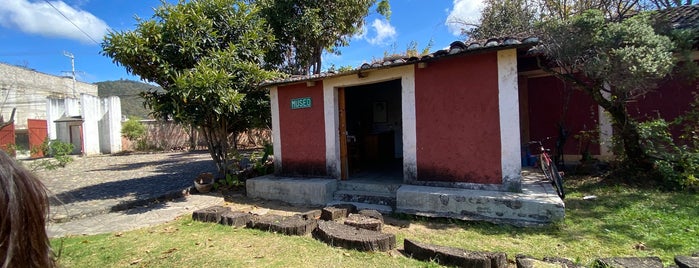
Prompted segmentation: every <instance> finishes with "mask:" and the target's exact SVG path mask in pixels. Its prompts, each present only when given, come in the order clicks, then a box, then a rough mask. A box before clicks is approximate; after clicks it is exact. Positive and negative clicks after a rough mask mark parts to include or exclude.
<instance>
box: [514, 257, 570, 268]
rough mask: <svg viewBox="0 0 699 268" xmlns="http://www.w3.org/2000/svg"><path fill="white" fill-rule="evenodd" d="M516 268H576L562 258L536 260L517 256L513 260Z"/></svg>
mask: <svg viewBox="0 0 699 268" xmlns="http://www.w3.org/2000/svg"><path fill="white" fill-rule="evenodd" d="M515 263H516V264H517V268H578V267H580V266H578V265H575V264H574V263H573V262H572V261H570V260H568V259H563V258H551V257H546V258H544V259H543V260H538V259H536V258H534V257H531V256H526V255H517V257H516V258H515Z"/></svg>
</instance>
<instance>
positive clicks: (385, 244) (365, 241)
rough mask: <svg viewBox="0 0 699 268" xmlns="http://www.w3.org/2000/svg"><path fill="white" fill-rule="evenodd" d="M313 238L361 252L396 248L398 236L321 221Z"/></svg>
mask: <svg viewBox="0 0 699 268" xmlns="http://www.w3.org/2000/svg"><path fill="white" fill-rule="evenodd" d="M313 237H315V238H316V239H318V240H320V241H323V242H325V243H327V244H328V245H331V246H335V247H341V248H346V249H355V250H359V251H389V250H392V249H394V248H395V247H396V236H395V235H393V234H384V233H381V232H376V231H370V230H364V229H360V228H356V227H351V226H347V225H344V224H340V223H337V222H334V221H319V222H318V228H316V229H315V230H314V231H313Z"/></svg>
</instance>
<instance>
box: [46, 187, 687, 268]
mask: <svg viewBox="0 0 699 268" xmlns="http://www.w3.org/2000/svg"><path fill="white" fill-rule="evenodd" d="M566 183H567V186H568V191H569V194H568V196H567V198H566V201H565V203H566V219H565V221H563V222H560V223H557V224H555V225H553V226H549V227H543V228H518V227H513V226H509V225H494V224H489V223H478V222H462V221H454V220H447V219H426V218H415V217H410V220H407V221H403V224H401V225H402V226H387V227H386V228H385V229H386V232H391V233H394V234H396V237H397V242H398V243H397V245H398V248H399V249H402V245H403V239H405V238H409V239H414V240H416V241H419V242H426V243H433V244H438V245H444V246H452V247H458V248H463V249H468V250H478V251H503V252H506V253H507V256H508V258H509V259H510V260H513V259H514V257H515V255H517V254H526V255H530V256H534V257H537V258H542V257H545V256H561V257H566V258H569V259H572V260H574V261H576V262H578V263H581V264H585V265H589V264H591V263H592V262H593V261H594V259H595V258H598V257H611V256H658V257H660V258H661V259H662V260H663V262H665V264H666V265H668V264H671V263H672V260H673V257H674V256H675V255H689V254H691V253H693V252H699V220H697V219H699V207H697V204H699V195H698V194H696V193H673V192H662V191H658V190H654V189H638V188H633V187H628V186H616V185H611V186H609V185H606V184H605V183H604V182H601V181H600V180H599V179H595V178H585V179H581V178H575V177H573V178H569V179H568V180H567V182H566ZM589 195H595V196H597V198H596V199H593V200H583V197H584V196H589ZM52 243H53V246H54V248H55V249H56V250H57V251H61V255H60V257H59V263H60V264H61V265H62V266H64V267H309V266H310V267H426V266H427V267H430V266H438V265H436V264H435V263H427V262H419V261H416V260H412V259H410V258H407V257H405V256H403V255H402V254H401V253H400V251H399V250H396V251H391V252H369V253H366V252H358V251H353V250H344V249H340V248H333V247H330V246H327V245H326V244H324V243H322V242H319V241H317V240H314V239H313V238H311V237H310V236H308V237H292V236H284V235H280V234H274V233H267V232H262V231H257V230H250V229H235V228H230V227H227V226H221V225H218V224H211V223H200V222H194V221H192V220H191V219H190V218H189V217H188V216H185V217H182V219H179V220H177V221H174V222H171V223H167V224H164V225H160V226H155V227H151V228H146V229H141V230H136V231H131V232H125V233H123V234H122V233H118V234H104V235H95V236H79V237H69V238H63V239H53V240H52Z"/></svg>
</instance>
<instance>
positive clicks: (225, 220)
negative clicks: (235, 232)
mask: <svg viewBox="0 0 699 268" xmlns="http://www.w3.org/2000/svg"><path fill="white" fill-rule="evenodd" d="M249 221H250V214H248V213H243V212H237V211H236V212H233V211H226V212H224V213H223V214H222V215H221V222H220V223H221V224H223V225H229V226H233V227H245V226H246V225H247V224H248V222H249Z"/></svg>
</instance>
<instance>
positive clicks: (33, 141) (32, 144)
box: [27, 119, 49, 157]
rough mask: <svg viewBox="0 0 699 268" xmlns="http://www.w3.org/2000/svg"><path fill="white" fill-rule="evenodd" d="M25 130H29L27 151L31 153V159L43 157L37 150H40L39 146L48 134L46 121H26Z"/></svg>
mask: <svg viewBox="0 0 699 268" xmlns="http://www.w3.org/2000/svg"><path fill="white" fill-rule="evenodd" d="M27 128H28V129H29V151H30V152H31V153H32V154H31V157H42V156H44V153H43V152H42V151H41V150H37V149H39V148H41V144H42V143H43V142H44V140H45V139H46V138H47V137H48V133H49V132H48V126H47V125H46V120H41V119H28V120H27ZM33 148H37V149H33Z"/></svg>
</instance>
